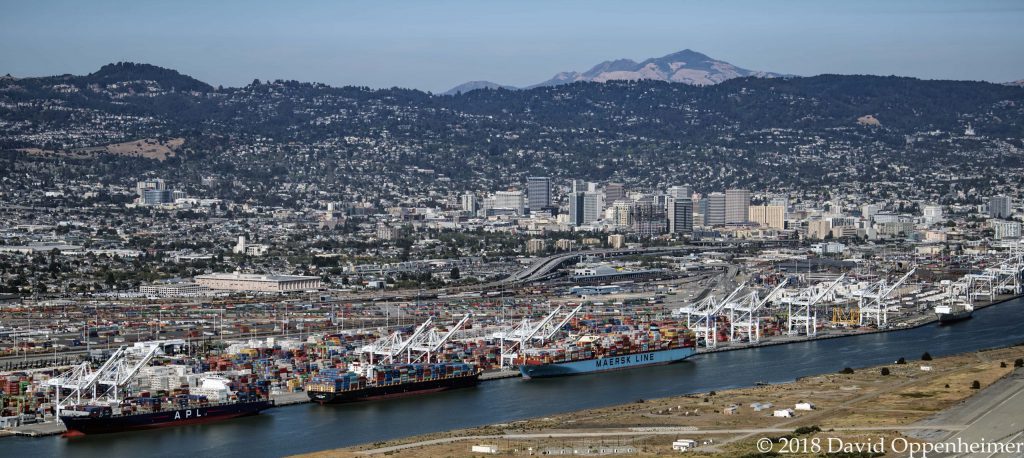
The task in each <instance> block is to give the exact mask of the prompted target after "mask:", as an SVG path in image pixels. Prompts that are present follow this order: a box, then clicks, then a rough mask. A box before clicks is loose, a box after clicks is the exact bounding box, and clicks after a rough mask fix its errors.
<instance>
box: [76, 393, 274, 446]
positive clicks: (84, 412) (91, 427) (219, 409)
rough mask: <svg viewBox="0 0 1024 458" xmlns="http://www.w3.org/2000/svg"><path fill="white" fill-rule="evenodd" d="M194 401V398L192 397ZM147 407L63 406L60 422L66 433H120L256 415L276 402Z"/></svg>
mask: <svg viewBox="0 0 1024 458" xmlns="http://www.w3.org/2000/svg"><path fill="white" fill-rule="evenodd" d="M191 401H195V399H193V400H191ZM149 404H150V407H149V408H148V409H146V410H133V411H121V412H116V413H115V411H114V408H113V407H110V406H104V405H83V406H75V407H73V408H70V409H64V410H62V411H61V414H60V421H61V422H62V423H64V426H65V428H67V433H65V436H70V437H74V436H82V435H88V434H106V433H118V432H123V431H135V430H141V429H155V428H165V427H170V426H181V425H191V424H198V423H210V422H215V421H221V420H227V419H230V418H237V417H244V416H249V415H256V414H258V413H260V412H262V411H264V410H267V409H269V408H271V407H273V406H274V401H272V400H269V399H262V398H258V397H248V398H241V399H239V400H238V401H235V402H227V403H221V404H210V403H208V402H201V401H200V402H174V403H172V406H170V408H167V409H163V408H161V404H160V403H156V402H149Z"/></svg>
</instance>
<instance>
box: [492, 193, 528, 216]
mask: <svg viewBox="0 0 1024 458" xmlns="http://www.w3.org/2000/svg"><path fill="white" fill-rule="evenodd" d="M488 200H489V201H490V202H489V204H490V207H489V208H488V210H490V209H505V210H511V211H513V212H515V214H517V215H520V216H522V215H524V214H525V213H526V209H525V207H526V200H525V199H524V198H523V192H522V191H498V192H495V193H494V195H492V196H491V198H490V199H488Z"/></svg>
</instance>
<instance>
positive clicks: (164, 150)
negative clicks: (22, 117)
mask: <svg viewBox="0 0 1024 458" xmlns="http://www.w3.org/2000/svg"><path fill="white" fill-rule="evenodd" d="M184 143H185V139H183V138H172V139H170V140H168V141H166V142H160V141H157V140H154V139H152V138H144V139H140V140H133V141H130V142H124V143H114V144H111V145H106V146H97V147H94V148H79V149H74V150H71V151H50V150H42V149H39V148H23V149H21V151H24V152H26V153H29V154H33V155H38V156H61V157H66V158H69V159H88V158H91V157H95V156H97V155H99V154H114V155H118V156H133V157H145V158H148V159H156V160H158V161H163V160H166V159H167V158H168V157H171V156H174V154H175V152H176V151H177V150H178V148H180V147H181V145H183V144H184Z"/></svg>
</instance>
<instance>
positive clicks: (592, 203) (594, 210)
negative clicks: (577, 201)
mask: <svg viewBox="0 0 1024 458" xmlns="http://www.w3.org/2000/svg"><path fill="white" fill-rule="evenodd" d="M603 211H604V198H603V196H602V195H601V193H599V192H587V193H586V194H584V195H583V223H584V224H589V223H593V222H594V221H597V220H599V219H601V212H603Z"/></svg>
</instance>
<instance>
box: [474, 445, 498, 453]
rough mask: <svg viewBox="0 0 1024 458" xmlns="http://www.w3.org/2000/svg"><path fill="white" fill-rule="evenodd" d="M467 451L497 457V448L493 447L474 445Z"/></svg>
mask: <svg viewBox="0 0 1024 458" xmlns="http://www.w3.org/2000/svg"><path fill="white" fill-rule="evenodd" d="M469 451H470V452H473V453H486V454H488V455H497V454H498V447H497V446H495V445H474V446H472V447H470V449H469Z"/></svg>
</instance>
